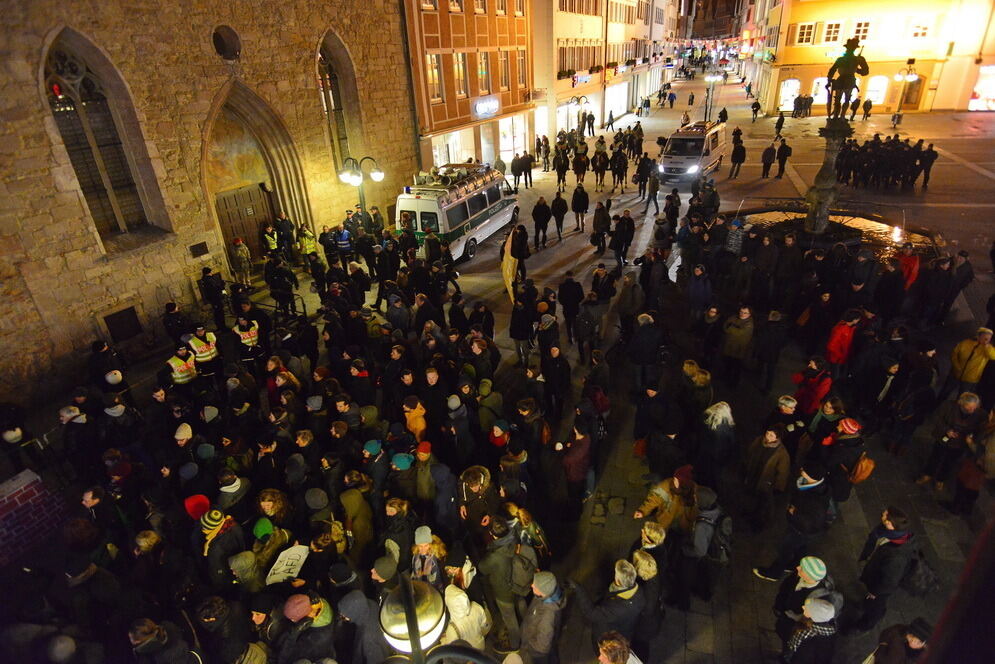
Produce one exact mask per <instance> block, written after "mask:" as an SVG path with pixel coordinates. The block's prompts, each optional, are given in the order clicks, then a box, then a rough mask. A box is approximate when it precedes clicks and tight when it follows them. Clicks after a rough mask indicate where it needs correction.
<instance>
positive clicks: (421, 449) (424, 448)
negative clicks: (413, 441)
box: [418, 440, 432, 454]
mask: <svg viewBox="0 0 995 664" xmlns="http://www.w3.org/2000/svg"><path fill="white" fill-rule="evenodd" d="M431 453H432V443H430V442H428V441H427V440H423V441H422V442H420V443H418V454H431Z"/></svg>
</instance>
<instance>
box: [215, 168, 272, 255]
mask: <svg viewBox="0 0 995 664" xmlns="http://www.w3.org/2000/svg"><path fill="white" fill-rule="evenodd" d="M214 200H215V206H216V207H217V210H218V221H219V222H220V223H221V232H222V234H223V235H224V238H225V249H226V251H228V252H229V258H231V247H232V242H233V241H234V240H235V238H237V237H240V238H242V241H244V242H245V244H246V245H247V246H248V247H249V251H251V252H252V260H253V262H258V261H260V260H261V259H262V257H263V254H264V252H263V250H262V244H261V242H260V234H261V232H262V228H263V225H264V224H265V223H266V222H270V221H273V219H274V215H273V206H272V204H271V202H270V197H269V194H268V193H266V191H265V190H263V187H262V185H261V184H258V185H250V186H248V187H241V188H239V189H232V190H230V191H225V192H222V193H220V194H217V195H216V196H215V199H214Z"/></svg>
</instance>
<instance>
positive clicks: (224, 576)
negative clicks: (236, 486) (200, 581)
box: [194, 509, 246, 591]
mask: <svg viewBox="0 0 995 664" xmlns="http://www.w3.org/2000/svg"><path fill="white" fill-rule="evenodd" d="M196 542H197V544H196V550H195V552H194V554H195V555H196V556H197V557H198V558H199V559H200V560H202V561H203V565H204V568H205V571H206V574H207V578H208V579H209V580H210V582H211V585H212V586H214V587H215V588H216V589H217V590H219V591H220V590H228V589H230V588H231V587H232V584H233V583H234V582H235V577H234V576H232V572H231V568H229V567H228V559H229V558H231V557H232V556H234V555H235V554H236V553H240V552H242V551H245V550H246V546H245V537H244V535H243V534H242V527H241V526H240V525H238V523H236V522H235V520H234V519H233V518H232V517H230V516H228V515H227V514H225V513H224V512H222V511H221V510H217V509H214V510H210V511H208V512H207V513H206V514H204V516H202V517H201V518H200V533H199V537H198V538H197V539H196Z"/></svg>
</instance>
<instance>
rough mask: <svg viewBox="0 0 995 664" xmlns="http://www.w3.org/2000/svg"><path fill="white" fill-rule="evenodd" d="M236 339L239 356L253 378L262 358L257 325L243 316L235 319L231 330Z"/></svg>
mask: <svg viewBox="0 0 995 664" xmlns="http://www.w3.org/2000/svg"><path fill="white" fill-rule="evenodd" d="M231 331H232V332H234V333H235V335H236V336H237V337H238V340H239V342H240V343H239V344H238V350H239V356H240V359H241V360H242V363H243V364H244V365H245V368H246V369H248V371H249V372H250V373H251V374H252V375H253V376H255V375H256V373H257V371H258V369H259V366H258V365H259V361H260V360H261V359H262V357H263V349H262V348H261V347H260V346H259V323H257V322H256V321H254V320H249V319H248V318H246V317H245V316H244V315H243V316H238V318H236V319H235V327H233V328H232V329H231Z"/></svg>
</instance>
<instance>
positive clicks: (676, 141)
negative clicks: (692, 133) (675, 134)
mask: <svg viewBox="0 0 995 664" xmlns="http://www.w3.org/2000/svg"><path fill="white" fill-rule="evenodd" d="M704 145H705V139H704V138H671V139H670V140H669V141H667V147H665V148H664V149H663V154H665V155H669V156H671V157H698V156H700V155H701V149H702V148H703V147H704Z"/></svg>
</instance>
